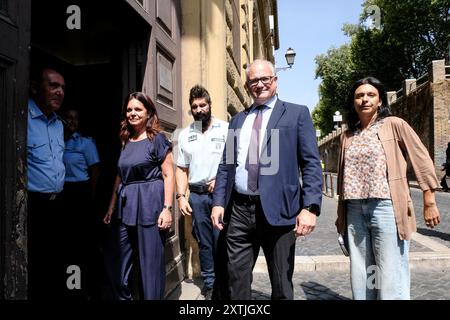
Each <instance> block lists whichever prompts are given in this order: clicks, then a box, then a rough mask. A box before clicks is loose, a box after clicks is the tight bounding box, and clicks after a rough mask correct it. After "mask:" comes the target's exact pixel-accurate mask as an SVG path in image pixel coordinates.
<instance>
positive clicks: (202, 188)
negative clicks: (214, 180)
mask: <svg viewBox="0 0 450 320" xmlns="http://www.w3.org/2000/svg"><path fill="white" fill-rule="evenodd" d="M189 191H190V192H194V193H199V194H203V193H208V186H206V185H205V186H201V185H195V184H190V185H189Z"/></svg>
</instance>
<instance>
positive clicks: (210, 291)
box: [204, 288, 213, 300]
mask: <svg viewBox="0 0 450 320" xmlns="http://www.w3.org/2000/svg"><path fill="white" fill-rule="evenodd" d="M212 294H213V289H212V288H208V289H206V292H205V294H204V296H205V300H211V298H212Z"/></svg>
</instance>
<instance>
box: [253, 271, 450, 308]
mask: <svg viewBox="0 0 450 320" xmlns="http://www.w3.org/2000/svg"><path fill="white" fill-rule="evenodd" d="M293 282H294V299H295V300H349V299H351V297H352V294H351V288H350V277H349V274H348V272H343V271H311V272H301V273H297V274H294V278H293ZM252 298H253V299H255V300H270V282H269V276H268V275H267V274H265V273H254V274H253V286H252ZM411 299H412V300H450V272H449V270H445V269H438V268H436V269H434V268H432V269H426V270H414V269H413V270H411Z"/></svg>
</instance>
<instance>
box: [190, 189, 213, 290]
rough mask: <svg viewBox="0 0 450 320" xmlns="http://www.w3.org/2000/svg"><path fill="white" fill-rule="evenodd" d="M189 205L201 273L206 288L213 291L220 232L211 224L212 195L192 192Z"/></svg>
mask: <svg viewBox="0 0 450 320" xmlns="http://www.w3.org/2000/svg"><path fill="white" fill-rule="evenodd" d="M189 204H190V205H191V208H192V229H193V231H194V235H195V238H196V239H197V242H198V247H199V256H200V273H201V275H202V278H203V284H204V285H205V287H206V288H208V289H212V287H213V285H214V280H215V273H214V256H215V253H216V247H217V239H218V237H219V230H217V229H215V228H214V227H213V225H212V222H211V211H212V194H210V193H208V194H198V193H195V192H191V193H190V195H189Z"/></svg>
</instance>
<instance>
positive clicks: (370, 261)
mask: <svg viewBox="0 0 450 320" xmlns="http://www.w3.org/2000/svg"><path fill="white" fill-rule="evenodd" d="M347 107H348V130H347V131H346V132H345V133H344V134H342V137H341V152H340V157H339V164H338V194H339V206H338V218H337V221H336V226H337V229H338V232H339V233H341V234H345V236H346V237H347V240H348V246H349V251H350V277H351V286H352V293H353V298H354V299H357V300H373V299H380V300H381V299H409V298H410V272H409V240H410V239H411V235H412V233H413V232H415V231H416V220H415V215H414V210H413V207H412V201H411V198H410V194H409V185H408V181H407V178H406V169H407V163H406V159H405V156H406V154H407V155H408V156H409V158H410V160H411V164H412V167H413V169H414V173H415V175H416V178H417V181H418V182H419V185H420V188H421V189H422V190H423V199H424V213H423V214H424V219H425V222H426V224H427V226H428V227H430V228H433V227H435V226H436V225H438V224H439V222H440V216H439V210H438V208H437V206H436V202H435V195H434V190H435V189H436V188H438V186H439V181H438V179H437V177H436V174H435V170H434V165H433V162H432V160H431V158H430V156H429V154H428V151H427V149H426V148H425V146H424V145H423V144H422V142H421V141H420V138H419V137H418V136H417V134H416V133H415V132H414V130H413V129H412V128H411V127H410V126H409V125H408V124H407V123H406V122H405V121H404V120H402V119H400V118H397V117H394V116H392V115H391V111H390V109H389V106H388V103H387V95H386V91H385V89H384V86H383V84H382V83H381V82H380V81H379V80H377V79H375V78H373V77H367V78H364V79H361V80H358V81H357V82H356V83H355V84H354V85H353V87H352V89H351V91H350V94H349V100H348V105H347Z"/></svg>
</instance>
